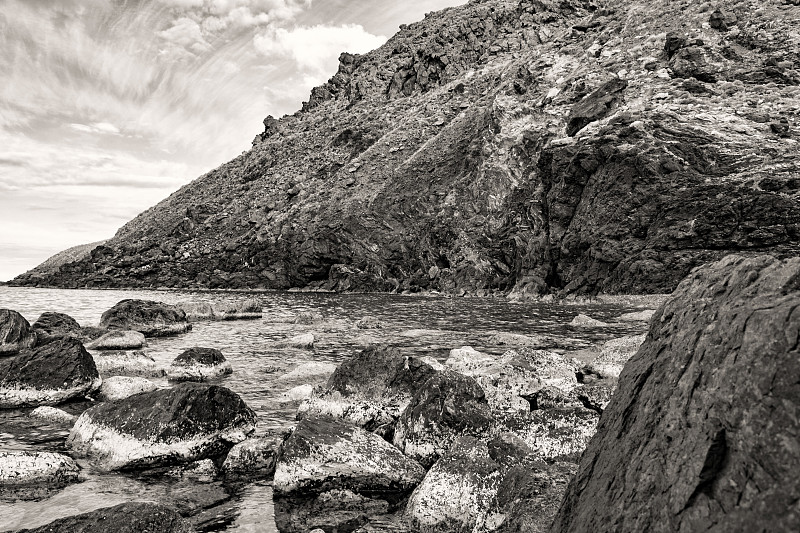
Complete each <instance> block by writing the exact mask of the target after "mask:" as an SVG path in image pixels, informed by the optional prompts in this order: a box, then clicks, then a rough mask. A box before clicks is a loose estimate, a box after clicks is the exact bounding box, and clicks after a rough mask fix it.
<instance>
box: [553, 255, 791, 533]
mask: <svg viewBox="0 0 800 533" xmlns="http://www.w3.org/2000/svg"><path fill="white" fill-rule="evenodd" d="M798 280H800V259H798V258H793V259H789V260H785V261H780V260H777V259H775V258H773V257H770V256H761V257H757V258H744V257H740V256H730V257H727V258H725V259H723V260H721V261H719V262H716V263H713V264H710V265H707V266H704V267H701V268H699V269H697V270H695V271H694V272H693V273H692V274H691V275H690V276H689V277H688V278H687V279H686V280H684V281H683V282H682V283H681V284H680V286H679V287H678V289H677V290H676V291H675V293H674V294H673V296H672V298H671V299H670V300H669V301H668V302H666V303H665V304H664V305H663V306H662V307H661V308H660V309H659V310H658V312H657V313H656V315H655V316H654V317H653V320H652V321H651V329H650V332H649V334H648V336H647V339H646V340H645V342H644V345H643V346H642V347H641V348H640V349H639V351H638V352H637V353H636V355H634V356H633V358H632V359H630V360H629V361H628V363H627V364H626V365H625V368H624V370H623V372H622V374H621V375H620V378H619V389H618V392H617V393H616V394H615V395H614V397H613V399H612V400H611V403H610V405H609V406H608V408H607V409H606V411H605V412H604V413H603V416H602V419H601V421H600V424H599V427H598V431H597V435H596V436H595V437H594V439H593V440H592V442H591V444H590V445H589V447H588V448H587V450H586V452H585V453H584V455H583V457H582V459H581V463H580V468H579V470H578V473H577V475H576V477H575V479H574V480H573V481H572V482H571V483H570V486H569V489H568V491H567V495H566V499H565V501H564V504H563V505H562V507H561V509H560V511H559V514H558V516H557V518H556V521H555V524H554V527H553V529H552V530H551V531H552V532H554V533H558V532H570V533H580V532H583V531H586V532H588V531H599V530H602V531H614V532H623V531H631V532H632V531H654V532H668V531H692V532H700V531H797V530H798V529H800V508H798V505H797V502H798V499H799V498H800V480H799V479H798V477H797V472H798V471H800V450H799V449H798V442H800V422H798V417H797V412H798V409H799V408H800V386H799V385H798V381H797V376H798V375H800V353H798V338H799V337H800V312H799V311H798V309H800V282H798Z"/></svg>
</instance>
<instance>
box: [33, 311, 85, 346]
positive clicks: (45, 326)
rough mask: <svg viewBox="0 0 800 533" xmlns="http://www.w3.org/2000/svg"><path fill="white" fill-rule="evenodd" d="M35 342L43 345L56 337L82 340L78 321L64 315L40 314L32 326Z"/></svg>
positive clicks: (49, 312) (48, 312)
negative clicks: (35, 337)
mask: <svg viewBox="0 0 800 533" xmlns="http://www.w3.org/2000/svg"><path fill="white" fill-rule="evenodd" d="M33 329H34V331H35V332H36V336H37V342H38V343H39V344H44V343H45V342H49V341H50V340H52V339H56V338H58V337H75V338H76V339H80V340H83V339H84V335H83V333H82V331H81V325H80V324H78V321H77V320H75V319H74V318H72V317H71V316H69V315H65V314H64V313H55V312H52V311H47V312H45V313H42V314H41V315H40V316H39V318H37V319H36V322H34V324H33Z"/></svg>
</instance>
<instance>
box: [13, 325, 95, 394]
mask: <svg viewBox="0 0 800 533" xmlns="http://www.w3.org/2000/svg"><path fill="white" fill-rule="evenodd" d="M100 383H101V379H100V375H99V374H98V372H97V367H96V366H95V364H94V360H93V359H92V356H91V355H89V352H87V351H86V349H85V348H84V347H83V344H81V343H80V341H78V340H76V339H73V338H69V337H62V338H60V339H57V340H54V341H53V342H50V343H48V344H44V345H42V346H38V347H36V348H34V349H32V350H25V351H23V352H21V353H20V354H19V355H17V356H15V357H14V358H12V359H6V360H4V361H0V408H13V407H25V406H39V405H56V404H59V403H62V402H65V401H67V400H70V399H73V398H80V397H83V396H85V395H86V394H88V393H90V392H92V391H94V390H96V389H97V388H98V387H100Z"/></svg>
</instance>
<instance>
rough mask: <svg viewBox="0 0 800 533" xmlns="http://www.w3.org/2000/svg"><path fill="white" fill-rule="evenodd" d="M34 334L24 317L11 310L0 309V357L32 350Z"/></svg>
mask: <svg viewBox="0 0 800 533" xmlns="http://www.w3.org/2000/svg"><path fill="white" fill-rule="evenodd" d="M35 344H36V333H35V332H34V331H33V328H31V325H30V323H28V321H27V320H25V317H24V316H22V315H21V314H19V313H17V312H16V311H12V310H11V309H0V356H2V355H11V354H15V353H17V352H19V351H20V350H24V349H27V348H32V347H33V346H34V345H35Z"/></svg>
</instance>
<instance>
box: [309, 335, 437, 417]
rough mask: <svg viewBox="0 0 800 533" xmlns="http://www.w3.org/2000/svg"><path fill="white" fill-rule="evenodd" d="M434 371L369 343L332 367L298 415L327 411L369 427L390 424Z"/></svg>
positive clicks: (321, 413) (396, 352)
mask: <svg viewBox="0 0 800 533" xmlns="http://www.w3.org/2000/svg"><path fill="white" fill-rule="evenodd" d="M435 373H436V371H435V370H434V369H433V368H431V366H430V365H428V364H427V363H425V362H423V361H421V360H420V359H419V358H416V357H407V356H404V355H403V354H401V353H400V351H399V350H398V349H397V348H387V347H371V348H367V349H366V350H363V351H361V352H359V353H358V354H356V355H354V356H353V357H351V358H350V359H348V360H346V361H344V362H343V363H342V364H340V365H339V366H338V367H337V368H336V370H334V372H333V374H332V375H331V377H330V378H329V379H328V382H327V384H326V386H325V387H324V388H321V389H317V390H314V392H313V394H312V396H311V398H309V399H308V400H306V401H304V402H303V403H302V404H301V405H300V407H299V409H298V417H300V418H303V417H306V416H317V415H329V416H336V417H339V418H344V419H345V420H348V421H350V422H352V423H354V424H356V425H358V426H361V427H364V428H366V429H367V430H369V431H373V430H375V429H377V428H379V427H381V426H384V425H387V424H388V425H390V426H393V425H394V422H395V421H396V420H397V418H398V417H399V416H400V413H401V412H402V411H403V409H405V408H406V406H408V404H409V402H410V401H411V398H412V396H413V395H414V394H415V393H416V392H417V390H419V388H420V387H421V386H422V384H423V383H425V382H426V381H427V380H428V378H430V377H431V376H433V375H434V374H435Z"/></svg>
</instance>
